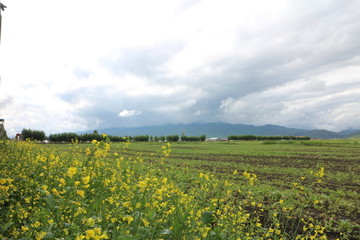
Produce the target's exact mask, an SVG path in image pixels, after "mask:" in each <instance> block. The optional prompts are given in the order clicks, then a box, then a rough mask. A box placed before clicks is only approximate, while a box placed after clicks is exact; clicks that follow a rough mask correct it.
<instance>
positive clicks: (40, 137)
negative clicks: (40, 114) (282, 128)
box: [21, 129, 311, 142]
mask: <svg viewBox="0 0 360 240" xmlns="http://www.w3.org/2000/svg"><path fill="white" fill-rule="evenodd" d="M21 134H22V138H23V139H24V140H25V139H31V140H36V141H44V140H45V139H48V140H50V141H51V142H71V141H74V140H77V141H79V142H90V141H92V140H97V141H100V140H102V139H103V136H102V134H99V133H98V132H97V131H96V130H95V131H94V132H93V133H84V134H77V133H73V132H68V133H55V134H50V135H49V137H48V138H47V137H46V135H45V132H44V131H41V130H32V129H23V130H22V132H21ZM107 137H108V138H109V139H110V141H112V142H126V141H133V142H178V141H186V142H198V141H205V140H206V136H205V135H202V136H186V135H184V134H183V135H181V136H179V135H167V136H149V135H139V136H124V137H121V136H111V135H107ZM310 139H311V138H310V137H304V136H255V135H231V136H228V140H229V141H239V140H243V141H255V140H259V141H261V140H265V141H266V140H310Z"/></svg>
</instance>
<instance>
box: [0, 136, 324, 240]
mask: <svg viewBox="0 0 360 240" xmlns="http://www.w3.org/2000/svg"><path fill="white" fill-rule="evenodd" d="M0 147H1V150H2V151H1V152H0V164H1V165H0V209H1V213H0V216H1V218H0V228H1V233H0V238H1V239H20V238H23V239H39V240H40V239H76V240H82V239H249V240H250V239H302V238H304V239H312V238H314V237H315V238H316V239H326V234H325V228H324V226H323V225H321V223H319V222H318V221H317V220H315V219H312V218H306V216H304V214H298V212H299V209H293V208H292V207H291V206H289V205H287V203H288V201H287V199H286V197H285V196H281V198H280V199H278V200H277V202H271V204H270V203H268V202H267V201H265V200H264V201H262V200H261V199H259V198H258V197H257V196H256V194H255V193H254V192H252V190H251V187H253V185H254V184H255V182H256V181H257V176H256V175H255V174H252V173H248V172H244V173H243V176H244V177H245V178H246V179H247V181H244V182H243V183H242V184H241V185H240V186H239V185H236V184H234V183H233V182H230V181H224V182H221V181H219V180H218V179H217V178H216V177H214V176H213V175H211V174H209V173H206V172H204V171H199V172H196V173H195V174H193V175H189V176H187V178H186V179H185V178H184V175H183V174H180V175H181V178H183V180H181V178H180V177H179V178H177V177H176V176H177V175H176V171H177V170H172V169H166V170H165V171H164V168H163V167H161V168H158V167H155V165H149V164H145V163H144V161H143V159H142V158H141V154H139V155H138V156H137V157H136V158H131V157H126V155H125V154H124V155H123V156H122V154H121V153H116V154H115V153H112V154H110V151H111V143H110V142H109V141H108V140H107V137H106V136H104V140H103V141H96V140H94V141H93V142H92V146H91V147H89V148H86V149H85V148H82V147H80V146H78V144H77V143H76V142H74V143H73V145H72V146H71V147H70V149H69V150H68V151H58V150H57V149H51V148H45V147H41V146H39V145H37V144H35V143H32V142H11V141H7V142H4V143H1V146H0ZM126 149H128V143H126V145H125V147H123V150H124V151H125V150H126ZM160 152H161V153H162V157H161V161H163V160H164V159H165V158H167V157H169V154H170V152H171V145H170V144H165V145H164V146H163V147H161V149H160ZM322 172H323V171H322ZM234 174H238V173H237V170H236V171H234ZM321 175H322V176H323V174H322V173H321V172H318V177H320V176H321ZM322 176H321V177H322ZM185 182H187V183H186V184H185ZM300 210H303V209H300ZM300 212H301V211H300ZM303 212H304V211H302V213H303ZM300 219H301V220H300ZM290 225H291V226H298V228H296V230H289V226H290ZM298 229H299V230H298ZM315 238H314V239H315Z"/></svg>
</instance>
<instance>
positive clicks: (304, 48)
mask: <svg viewBox="0 0 360 240" xmlns="http://www.w3.org/2000/svg"><path fill="white" fill-rule="evenodd" d="M1 2H2V3H3V4H5V5H7V8H6V9H5V11H4V12H2V20H3V22H2V34H1V35H2V36H1V38H2V39H1V45H0V74H1V83H0V118H4V119H5V127H6V130H7V132H8V135H9V136H13V135H14V134H15V133H17V132H21V130H22V129H23V128H30V129H37V130H44V131H45V133H46V134H47V135H48V134H49V133H50V132H51V133H56V132H69V131H82V130H94V129H103V128H109V127H133V126H150V125H162V124H176V123H195V122H196V123H199V122H226V123H242V124H253V125H264V124H277V125H282V126H286V127H296V128H306V129H315V128H316V129H328V130H333V131H340V130H344V129H348V128H358V129H360V1H357V0H354V1H351V0H346V1H343V0H337V1H330V0H328V1H325V0H316V1H313V0H301V1H300V0H299V1H282V0H272V1H269V0H251V1H240V0H203V1H201V0H185V1H180V0H171V1H169V0H151V1H149V0H131V1H130V0H103V1H93V0H76V1H74V0H71V1H70V0H62V1H53V0H31V1H29V0H17V1H10V0H2V1H1Z"/></svg>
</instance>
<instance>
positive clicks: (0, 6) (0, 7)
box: [0, 2, 6, 41]
mask: <svg viewBox="0 0 360 240" xmlns="http://www.w3.org/2000/svg"><path fill="white" fill-rule="evenodd" d="M5 8H6V6H5V5H4V4H2V3H1V2H0V41H1V23H2V16H1V12H2V11H5Z"/></svg>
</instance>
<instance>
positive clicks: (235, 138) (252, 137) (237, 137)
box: [228, 135, 311, 141]
mask: <svg viewBox="0 0 360 240" xmlns="http://www.w3.org/2000/svg"><path fill="white" fill-rule="evenodd" d="M310 139H311V138H310V137H305V136H300V137H298V136H255V135H232V136H228V140H229V141H231V140H233V141H238V140H243V141H255V140H259V141H260V140H265V141H266V140H310Z"/></svg>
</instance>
